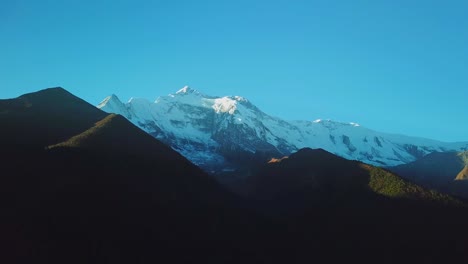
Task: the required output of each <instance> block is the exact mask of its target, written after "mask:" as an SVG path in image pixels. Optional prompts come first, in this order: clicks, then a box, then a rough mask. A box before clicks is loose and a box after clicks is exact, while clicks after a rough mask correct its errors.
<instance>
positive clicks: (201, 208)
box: [0, 88, 468, 263]
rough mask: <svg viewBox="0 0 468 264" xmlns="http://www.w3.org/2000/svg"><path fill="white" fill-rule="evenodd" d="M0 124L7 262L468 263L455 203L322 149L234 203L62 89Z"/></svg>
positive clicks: (4, 108)
mask: <svg viewBox="0 0 468 264" xmlns="http://www.w3.org/2000/svg"><path fill="white" fill-rule="evenodd" d="M0 127H1V129H0V143H1V148H0V156H1V161H2V173H1V174H0V193H1V198H2V199H0V202H1V207H0V208H1V209H2V210H1V211H0V212H1V213H0V234H1V239H0V240H1V242H2V245H1V247H0V253H1V254H0V260H1V261H2V262H3V263H15V262H16V263H158V262H163V263H314V262H315V263H330V262H332V263H342V262H343V261H346V262H358V263H410V262H411V263H422V262H424V263H433V262H435V261H443V262H444V263H450V262H455V261H457V262H460V263H463V262H466V261H468V236H467V234H468V226H466V225H465V224H464V223H465V222H467V220H468V216H467V209H466V206H465V204H464V203H462V202H461V201H459V200H457V199H454V198H452V197H450V196H448V195H443V194H440V193H438V192H435V191H430V190H427V189H424V188H422V187H419V186H417V185H415V184H412V183H409V182H407V181H405V180H402V179H401V178H400V177H398V176H396V175H394V174H391V173H390V172H388V171H386V170H383V169H379V168H376V167H373V166H369V165H365V164H362V163H358V162H355V161H348V160H345V159H342V158H340V157H337V156H335V155H333V154H330V153H328V152H326V151H323V150H311V149H303V150H300V151H299V152H297V153H295V154H293V155H291V156H290V157H288V158H285V159H281V160H276V162H272V163H269V164H265V165H264V167H262V168H259V169H258V171H259V173H258V174H256V175H253V176H252V177H250V178H248V181H247V182H246V183H245V185H244V186H243V190H244V194H245V198H242V199H241V198H239V197H237V196H235V195H233V194H231V193H230V192H228V191H226V189H225V188H224V187H223V186H220V185H219V184H218V183H217V182H216V181H214V180H213V179H212V178H211V177H210V176H208V175H206V174H205V173H204V172H203V171H202V170H200V169H199V168H198V167H196V166H194V165H193V164H191V163H190V162H188V161H187V160H186V159H185V158H184V157H182V156H181V155H180V154H178V153H177V152H175V151H173V150H172V149H171V148H169V147H167V146H166V145H164V144H162V143H161V142H159V141H158V140H156V139H154V138H153V137H151V136H149V135H147V134H146V133H145V132H143V131H141V130H140V129H138V128H137V127H135V126H134V125H132V124H131V123H130V122H128V121H127V120H126V119H124V118H123V117H121V116H118V115H107V114H105V113H103V112H101V111H100V110H97V109H96V108H94V107H93V106H91V105H89V104H87V103H86V102H84V101H82V100H81V99H79V98H77V97H75V96H73V95H71V94H70V93H68V92H66V91H65V90H63V89H62V88H53V89H47V90H43V91H40V92H37V93H32V94H28V95H24V96H21V97H19V98H16V99H9V100H0ZM247 208H248V209H247Z"/></svg>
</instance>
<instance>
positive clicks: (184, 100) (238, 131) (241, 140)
mask: <svg viewBox="0 0 468 264" xmlns="http://www.w3.org/2000/svg"><path fill="white" fill-rule="evenodd" d="M98 107H99V108H100V109H102V110H104V111H106V112H110V113H117V114H121V115H123V116H125V117H127V119H129V120H130V121H131V122H133V123H134V124H135V125H137V126H139V127H140V128H142V129H143V130H145V131H147V132H148V133H149V134H151V135H153V136H154V137H156V138H158V139H160V140H162V141H164V142H166V143H167V144H169V145H170V146H172V147H173V148H174V149H176V150H177V151H179V152H180V153H181V154H183V155H184V156H186V157H187V158H188V159H190V160H191V161H192V162H194V163H195V164H198V165H201V166H202V167H205V168H207V167H210V166H213V165H219V168H222V167H225V166H226V161H232V162H234V163H235V162H236V159H242V158H241V157H244V161H245V156H246V155H247V156H248V155H254V153H270V154H269V155H277V156H284V155H289V154H290V153H292V152H294V151H297V150H298V149H300V148H304V147H311V148H323V149H325V150H327V151H329V152H332V153H335V154H337V155H340V156H342V157H344V158H348V159H355V160H360V161H363V162H366V163H370V164H374V165H383V166H394V165H399V164H402V163H407V162H411V161H414V160H416V159H417V158H420V157H422V156H424V155H426V154H429V153H431V152H435V151H449V150H456V151H461V150H466V149H468V142H461V143H444V142H439V141H435V140H430V139H423V138H415V137H408V136H403V135H393V134H386V133H380V132H377V131H373V130H370V129H367V128H365V127H362V126H360V125H359V124H357V123H352V122H351V123H341V122H335V121H332V120H323V119H317V120H315V121H285V120H282V119H280V118H276V117H272V116H269V115H268V114H266V113H264V112H262V111H261V110H260V109H258V108H257V107H256V106H255V105H253V104H252V103H250V102H249V101H248V100H247V99H245V98H243V97H240V96H224V97H213V96H206V95H204V94H202V93H200V92H198V91H197V90H194V89H192V88H189V87H188V86H185V87H183V88H182V89H180V90H179V91H177V92H176V94H170V95H168V96H161V97H159V98H158V99H157V100H156V101H155V102H150V101H148V100H145V99H139V98H132V99H130V100H129V101H128V103H126V104H123V103H122V102H121V101H120V100H119V99H118V98H117V96H115V95H112V96H109V97H106V98H105V99H104V100H103V101H102V102H101V103H100V104H99V105H98ZM236 153H237V154H236ZM240 153H242V154H240ZM237 161H239V160H237Z"/></svg>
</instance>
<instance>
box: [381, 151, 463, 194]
mask: <svg viewBox="0 0 468 264" xmlns="http://www.w3.org/2000/svg"><path fill="white" fill-rule="evenodd" d="M467 157H468V151H467V152H443V153H432V154H429V155H427V156H425V157H424V158H421V159H420V160H417V161H415V162H411V163H408V164H404V165H400V166H396V167H391V168H389V169H390V170H391V171H394V172H395V173H398V174H399V175H401V176H402V177H404V178H405V179H408V180H411V181H413V182H415V183H417V184H420V185H422V186H426V187H429V188H434V189H437V190H439V191H442V192H445V193H449V194H452V195H457V196H460V197H464V198H468V185H467V184H466V183H465V182H463V181H456V179H460V178H459V177H461V178H463V169H464V167H465V166H466V165H467V164H468V158H467Z"/></svg>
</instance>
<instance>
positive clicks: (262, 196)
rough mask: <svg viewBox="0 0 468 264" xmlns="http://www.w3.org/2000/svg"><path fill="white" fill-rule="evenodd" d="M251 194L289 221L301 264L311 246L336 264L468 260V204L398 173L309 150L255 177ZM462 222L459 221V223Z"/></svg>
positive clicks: (260, 205) (266, 208)
mask: <svg viewBox="0 0 468 264" xmlns="http://www.w3.org/2000/svg"><path fill="white" fill-rule="evenodd" d="M246 185H247V186H246V189H247V191H246V193H245V195H247V196H248V197H249V199H251V201H252V203H255V204H256V206H257V208H261V209H263V210H264V211H265V213H266V214H269V215H274V216H275V217H278V218H281V219H283V220H284V222H285V224H286V225H287V226H288V227H289V231H290V235H291V238H290V240H289V241H290V244H289V245H290V246H291V247H293V248H294V252H295V254H296V255H297V256H298V258H299V259H302V258H305V257H306V256H305V255H304V252H307V248H314V249H317V250H316V251H315V257H316V258H317V259H320V260H326V261H331V262H332V263H335V262H337V263H338V262H342V261H347V260H349V259H354V260H357V261H360V262H365V263H372V262H376V261H377V262H379V263H380V262H381V263H411V262H414V261H416V262H417V261H429V262H430V263H433V262H436V261H449V262H450V261H452V260H453V261H455V260H467V255H466V250H467V249H468V239H467V238H466V236H464V235H460V234H468V228H467V227H465V226H464V225H453V221H459V220H461V219H463V220H462V221H466V220H468V212H467V208H466V204H465V203H464V202H463V201H460V200H458V199H456V198H453V197H451V196H449V195H445V194H442V193H439V192H436V191H433V190H429V189H425V188H422V187H420V186H418V185H416V184H413V183H411V182H408V181H406V180H403V179H402V178H401V177H399V176H397V175H395V174H392V173H391V172H389V171H387V170H384V169H381V168H377V167H374V166H371V165H366V164H363V163H360V162H356V161H350V160H345V159H343V158H340V157H338V156H335V155H333V154H331V153H328V152H326V151H324V150H321V149H317V150H312V149H302V150H300V151H298V152H297V153H295V154H293V155H291V156H289V157H285V158H283V159H280V160H273V161H272V162H271V163H269V164H267V165H265V166H264V167H263V169H262V170H261V171H260V172H259V173H258V174H257V175H254V176H253V177H251V178H250V179H249V181H248V182H247V183H246ZM455 219H456V220H455Z"/></svg>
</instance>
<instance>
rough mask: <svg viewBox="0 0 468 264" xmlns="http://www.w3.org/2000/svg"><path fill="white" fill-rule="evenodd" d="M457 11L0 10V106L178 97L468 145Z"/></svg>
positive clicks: (330, 5) (381, 4)
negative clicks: (54, 99)
mask: <svg viewBox="0 0 468 264" xmlns="http://www.w3.org/2000/svg"><path fill="white" fill-rule="evenodd" d="M467 14H468V2H467V1H428V0H426V1H416V0H413V1H373V0H369V1H362V0H353V1H349V0H346V1H330V0H326V1H292V0H277V1H275V0H273V1H271V0H270V1H263V0H261V1H253V0H250V1H247V0H237V1H220V0H217V1H216V0H212V1H206V0H199V1H194V0H190V1H179V0H161V1H157V0H156V1H117V0H113V1H100V0H93V1H84V0H81V1H47V0H45V1H35V0H34V1H22V0H6V1H2V4H1V8H0V36H1V39H0V40H1V41H0V52H1V53H0V54H1V56H0V98H9V97H16V96H18V95H20V94H23V93H27V92H32V91H35V90H39V89H42V88H46V87H52V86H62V87H64V88H66V89H68V90H69V91H71V92H72V93H74V94H76V95H77V96H80V97H82V98H83V99H85V100H87V101H89V102H90V103H93V104H97V103H98V102H99V101H100V100H101V99H103V98H104V97H105V96H107V95H109V94H112V93H115V94H117V95H118V96H119V97H120V98H121V99H122V100H127V99H129V98H130V97H132V96H133V97H145V98H148V99H151V100H152V99H155V98H156V97H157V96H159V95H166V94H168V93H173V92H175V91H176V90H178V89H179V88H181V87H183V86H184V85H190V86H191V87H192V88H195V89H198V90H200V91H201V92H203V93H206V94H210V95H241V96H244V97H246V98H248V99H250V100H251V101H252V102H253V103H254V104H256V105H257V106H258V107H260V108H261V109H262V110H264V111H265V112H267V113H270V114H272V115H275V116H278V117H282V118H284V119H303V120H314V119H317V118H324V119H327V118H328V119H333V120H337V121H345V122H357V123H360V124H361V125H363V126H366V127H369V128H372V129H375V130H380V131H383V132H392V133H403V134H407V135H414V136H423V137H429V138H434V139H439V140H444V141H462V140H465V141H466V140H468V122H467V121H468V120H467V119H468V107H467V106H468V104H467V103H468V100H467V99H468V15H467Z"/></svg>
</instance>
